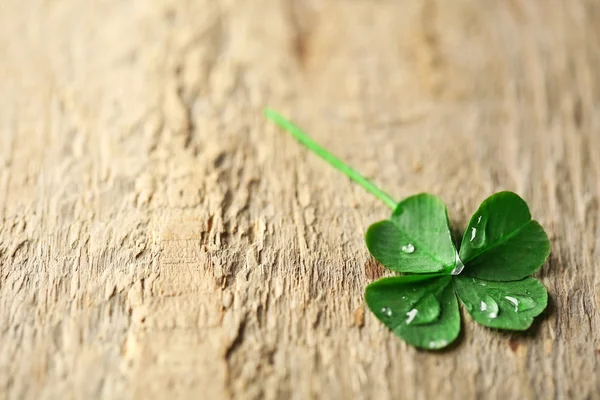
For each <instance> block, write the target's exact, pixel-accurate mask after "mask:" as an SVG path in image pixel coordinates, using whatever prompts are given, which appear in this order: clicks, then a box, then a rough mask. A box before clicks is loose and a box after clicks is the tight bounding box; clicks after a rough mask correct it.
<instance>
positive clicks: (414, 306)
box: [265, 109, 550, 349]
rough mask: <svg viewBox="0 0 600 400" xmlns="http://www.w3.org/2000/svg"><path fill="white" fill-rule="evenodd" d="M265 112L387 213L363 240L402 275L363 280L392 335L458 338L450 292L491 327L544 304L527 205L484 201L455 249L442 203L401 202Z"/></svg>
mask: <svg viewBox="0 0 600 400" xmlns="http://www.w3.org/2000/svg"><path fill="white" fill-rule="evenodd" d="M265 116H266V117H267V118H269V119H270V120H272V121H273V122H275V123H276V124H277V125H279V126H280V127H282V128H283V129H285V130H286V131H288V132H289V133H290V134H291V135H292V136H294V137H295V138H296V139H297V140H298V141H299V142H300V143H302V144H303V145H304V146H306V147H307V148H308V149H309V150H311V151H312V152H314V153H315V154H316V155H318V156H319V157H321V158H323V159H324V160H325V161H327V162H328V163H329V164H330V165H332V166H333V167H334V168H336V169H338V170H339V171H341V172H342V173H343V174H345V175H346V176H347V177H348V178H350V179H352V180H353V181H355V182H356V183H358V184H359V185H361V186H362V187H363V188H365V189H366V190H367V191H369V192H370V193H372V194H373V195H375V196H376V197H377V198H379V199H380V200H381V201H383V202H384V203H385V204H387V205H388V206H389V207H391V208H392V209H393V210H394V211H393V213H392V216H391V218H390V219H388V220H385V221H381V222H378V223H375V224H373V225H371V227H370V228H369V230H368V231H367V235H366V241H367V247H368V248H369V251H370V252H371V254H372V255H373V257H374V258H375V259H376V260H377V261H379V262H380V263H381V264H383V265H384V266H385V267H387V268H389V269H390V270H392V271H395V272H399V273H401V275H399V276H395V277H390V278H383V279H380V280H378V281H376V282H373V283H371V284H370V285H369V286H367V288H366V291H365V300H366V302H367V305H368V306H369V308H370V309H371V311H372V312H373V313H374V314H375V316H377V318H378V319H379V320H381V322H383V323H384V324H385V325H386V326H387V327H388V328H390V329H391V330H392V331H393V332H394V333H395V334H396V335H398V336H400V337H401V338H403V339H404V340H405V341H406V342H408V343H409V344H411V345H413V346H416V347H420V348H425V349H441V348H443V347H445V346H447V345H449V344H450V343H451V342H452V341H454V340H455V339H456V338H457V337H458V333H459V331H460V312H459V308H458V301H457V297H458V298H459V299H460V302H461V303H462V304H463V305H464V307H465V309H466V310H467V312H468V313H469V314H470V315H471V317H472V318H473V319H474V320H475V321H477V322H479V323H480V324H482V325H485V326H489V327H491V328H499V329H511V330H524V329H527V328H529V326H530V325H531V323H532V322H533V318H534V317H535V316H537V315H539V314H540V313H541V312H542V311H543V310H544V309H545V308H546V305H547V302H548V293H547V292H546V288H545V287H544V286H543V285H542V284H541V283H540V282H538V281H537V280H535V279H533V278H529V277H528V276H529V275H530V274H532V273H533V272H535V271H536V270H537V269H538V268H539V267H540V266H541V265H542V264H543V263H544V262H545V261H546V259H547V258H548V255H549V254H550V243H549V241H548V237H547V236H546V233H545V232H544V230H543V229H542V227H541V226H540V224H538V223H537V222H536V221H533V220H532V219H531V214H530V213H529V208H528V207H527V203H525V201H524V200H523V199H521V198H520V197H519V196H517V195H516V194H514V193H511V192H500V193H496V194H494V195H493V196H491V197H489V198H488V199H486V200H485V201H484V202H483V203H482V204H481V206H480V207H479V209H478V210H477V212H476V213H475V215H473V218H471V222H470V223H469V226H468V228H467V230H466V231H465V234H464V237H463V239H462V244H461V246H460V252H459V251H457V250H456V247H455V246H454V243H453V241H452V237H451V235H450V229H449V226H448V225H449V223H448V213H447V212H446V207H445V206H444V203H443V202H442V201H441V200H440V199H438V198H437V197H435V196H432V195H430V194H419V195H416V196H412V197H409V198H407V199H405V200H403V201H401V202H400V203H396V202H395V201H394V199H393V198H392V197H391V196H389V195H388V194H387V193H385V192H384V191H382V190H381V189H379V188H378V187H377V186H375V185H374V184H373V183H372V182H370V181H369V180H368V179H366V178H365V177H363V176H362V175H360V174H359V173H358V172H356V171H355V170H353V169H352V168H351V167H350V166H348V165H346V164H345V163H344V162H342V161H341V160H340V159H339V158H337V157H335V156H334V155H333V154H331V153H330V152H328V151H327V150H326V149H324V148H323V147H321V146H319V144H317V143H316V142H315V141H314V140H312V139H311V138H310V137H309V136H308V135H306V133H304V132H303V131H302V130H301V129H300V128H298V127H297V126H296V125H294V124H293V123H292V122H290V121H288V120H287V119H285V118H284V117H282V116H281V115H280V114H279V113H277V112H276V111H274V110H271V109H266V110H265Z"/></svg>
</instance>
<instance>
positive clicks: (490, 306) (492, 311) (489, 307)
mask: <svg viewBox="0 0 600 400" xmlns="http://www.w3.org/2000/svg"><path fill="white" fill-rule="evenodd" d="M479 309H480V310H481V311H483V312H485V313H486V314H487V316H488V318H492V319H494V318H496V317H498V313H499V311H500V309H499V307H498V303H496V300H494V299H492V298H491V297H490V296H485V297H484V298H483V300H482V301H481V304H480V307H479Z"/></svg>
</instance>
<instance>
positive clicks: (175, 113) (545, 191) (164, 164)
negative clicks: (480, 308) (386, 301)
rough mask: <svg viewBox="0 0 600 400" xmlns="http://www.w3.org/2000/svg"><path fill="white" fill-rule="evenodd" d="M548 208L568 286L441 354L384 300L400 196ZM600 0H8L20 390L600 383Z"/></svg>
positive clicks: (556, 259)
mask: <svg viewBox="0 0 600 400" xmlns="http://www.w3.org/2000/svg"><path fill="white" fill-rule="evenodd" d="M265 105H270V106H273V107H276V108H278V109H280V110H281V111H282V112H284V113H286V114H287V115H289V116H291V117H293V118H294V119H295V120H296V121H297V122H298V123H299V124H300V125H301V126H303V127H304V128H305V129H306V130H307V131H308V132H309V133H310V134H311V135H312V136H313V137H314V138H316V139H317V140H318V141H320V142H321V143H323V144H324V145H326V146H327V147H328V148H330V149H331V150H332V151H333V152H335V153H336V154H338V155H339V156H340V157H342V158H343V159H344V160H346V161H348V162H349V163H350V164H352V165H353V166H355V167H356V168H357V169H359V170H360V171H362V172H364V174H365V175H367V176H368V177H370V178H371V179H373V180H374V181H375V182H376V183H377V184H379V185H380V186H381V187H382V188H384V189H385V190H387V191H389V192H390V193H392V194H393V195H394V196H396V197H397V198H398V199H401V198H403V197H405V196H408V195H411V194H414V193H417V192H425V191H426V192H431V193H434V194H436V195H439V196H441V197H442V198H443V199H444V200H445V201H446V202H447V205H448V208H449V212H450V215H451V220H452V224H453V226H454V228H455V229H456V230H457V232H459V231H460V230H461V229H464V227H465V225H466V223H467V221H468V218H469V217H470V215H471V214H472V212H474V211H475V209H476V208H477V206H478V205H479V203H480V202H481V201H482V200H483V199H484V198H485V197H487V196H488V195H490V194H492V193H493V192H495V191H498V190H504V189H506V190H513V191H516V192H518V193H519V194H521V195H522V196H523V197H524V198H526V200H527V201H528V202H529V204H530V206H531V209H532V212H533V214H534V217H535V218H536V219H538V220H539V221H540V222H541V223H542V224H543V226H544V227H545V228H546V230H547V231H548V234H549V236H550V238H551V241H552V256H551V258H550V260H549V262H548V263H547V264H546V265H545V266H544V267H543V268H542V269H541V271H540V272H539V273H537V274H536V276H537V277H538V278H539V279H541V280H542V281H543V282H544V284H545V285H546V286H547V287H548V290H549V292H550V294H551V297H552V302H551V305H550V307H549V309H548V312H547V313H546V314H545V316H544V317H543V318H541V319H540V320H539V322H538V323H536V325H535V326H534V328H533V329H532V330H531V331H530V332H528V333H525V334H507V333H501V332H496V331H492V330H489V329H486V328H483V327H480V326H478V325H476V324H474V323H473V322H472V321H470V319H469V318H468V316H464V324H463V332H464V335H463V336H462V338H461V340H460V342H459V344H458V345H457V346H455V347H454V348H452V349H450V350H448V351H445V352H441V353H429V352H421V351H417V350H415V349H413V348H411V347H408V346H407V345H405V344H404V343H403V342H402V341H400V340H398V339H397V338H396V337H394V336H393V335H392V334H390V333H389V332H388V331H386V329H385V328H384V327H383V326H382V325H381V324H380V323H379V322H378V321H377V320H376V319H375V318H374V317H373V316H372V315H370V314H369V312H368V311H365V308H364V302H363V300H362V295H363V290H364V287H365V285H366V284H368V283H369V282H370V281H372V280H373V279H374V278H376V277H378V276H381V274H382V273H383V270H382V269H381V268H380V267H378V266H377V265H376V264H375V263H373V262H372V261H371V260H370V257H369V255H368V252H367V250H366V248H365V245H364V243H363V234H364V232H365V230H366V229H367V227H368V226H369V224H371V223H373V222H375V221H377V220H380V219H383V218H385V217H386V216H387V215H388V214H389V210H388V209H387V208H386V206H385V205H383V204H382V203H380V202H379V201H378V200H376V199H374V198H373V197H371V196H370V195H368V194H366V193H365V192H364V191H363V190H362V189H361V188H360V187H357V186H356V185H354V184H352V183H351V182H350V181H349V180H348V179H346V178H344V177H342V176H340V174H339V173H337V172H336V171H334V170H332V169H331V168H329V167H328V166H327V165H325V164H324V163H323V162H322V161H320V160H319V159H317V158H316V157H315V156H313V155H310V154H309V153H307V152H306V151H305V150H303V149H302V148H301V147H300V146H299V145H298V144H296V143H295V142H294V141H293V140H292V139H290V138H289V137H288V136H286V135H285V134H283V133H281V132H280V131H279V130H278V129H276V128H275V127H274V126H273V125H272V124H269V123H267V122H265V120H264V119H263V118H262V116H261V114H260V111H261V109H262V107H263V106H265ZM599 196H600V2H598V1H582V0H564V1H558V0H543V1H542V0H532V1H526V0H512V1H500V0H497V1H493V0H488V1H481V0H452V1H450V0H414V1H412V0H411V1H383V0H380V1H376V0H369V1H367V0H346V1H319V0H311V1H292V0H290V1H284V0H281V1H279V0H264V1H258V0H253V1H250V0H246V1H244V0H223V1H216V0H193V1H192V0H190V1H184V0H153V1H147V0H129V1H123V0H120V1H118V0H102V1H100V0H97V1H80V0H60V1H49V0H27V1H16V0H14V1H13V0H4V1H1V2H0V223H1V225H0V399H90V398H94V399H95V398H104V399H123V398H138V399H152V398H155V399H166V398H172V397H179V398H191V399H199V398H205V399H227V398H239V399H256V398H266V399H285V398H293V399H305V398H317V397H320V398H325V399H351V398H356V399H362V398H364V399H367V398H376V399H403V398H404V399H430V398H448V399H450V398H459V399H481V398H502V399H508V398H515V399H516V398H519V399H521V398H536V399H549V398H559V399H562V398H565V399H566V398H569V399H593V398H599V397H600V372H599V370H600V368H599V363H600V313H599V311H598V310H599V307H600V272H598V271H599V268H600V265H599V260H600V239H599V238H600V209H599V207H600V203H599V202H600V198H599Z"/></svg>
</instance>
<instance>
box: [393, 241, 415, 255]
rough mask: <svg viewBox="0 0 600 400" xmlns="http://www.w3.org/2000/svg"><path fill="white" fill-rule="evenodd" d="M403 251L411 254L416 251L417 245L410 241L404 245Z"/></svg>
mask: <svg viewBox="0 0 600 400" xmlns="http://www.w3.org/2000/svg"><path fill="white" fill-rule="evenodd" d="M396 248H397V247H396ZM402 251H403V252H405V253H406V254H410V253H412V252H414V251H415V246H414V245H413V244H412V243H409V244H407V245H404V246H402Z"/></svg>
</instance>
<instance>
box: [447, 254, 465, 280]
mask: <svg viewBox="0 0 600 400" xmlns="http://www.w3.org/2000/svg"><path fill="white" fill-rule="evenodd" d="M455 254H456V255H455V256H454V269H453V270H452V272H450V275H458V274H460V273H461V272H462V271H463V269H465V264H463V262H462V260H461V259H460V257H459V256H458V252H457V253H455Z"/></svg>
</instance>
